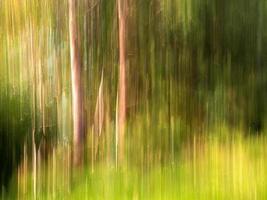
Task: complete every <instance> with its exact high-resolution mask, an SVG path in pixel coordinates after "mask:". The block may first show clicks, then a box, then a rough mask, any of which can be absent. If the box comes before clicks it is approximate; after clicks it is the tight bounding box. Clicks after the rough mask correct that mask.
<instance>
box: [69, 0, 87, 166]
mask: <svg viewBox="0 0 267 200" xmlns="http://www.w3.org/2000/svg"><path fill="white" fill-rule="evenodd" d="M75 10H76V0H69V38H70V57H71V79H72V83H71V85H72V112H73V113H72V115H73V161H74V165H79V164H80V163H81V162H82V157H83V156H82V155H83V137H84V127H83V126H84V119H83V98H82V82H81V64H80V57H79V56H80V52H79V46H78V33H77V24H76V14H75V13H76V12H75Z"/></svg>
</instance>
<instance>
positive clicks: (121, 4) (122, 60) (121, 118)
mask: <svg viewBox="0 0 267 200" xmlns="http://www.w3.org/2000/svg"><path fill="white" fill-rule="evenodd" d="M118 19H119V88H118V90H119V94H118V95H119V98H118V128H117V131H118V133H117V134H118V139H119V140H118V143H119V144H118V146H119V147H118V148H119V149H118V154H119V155H118V156H119V157H118V159H119V161H121V160H122V159H123V151H124V132H125V130H124V129H125V121H126V69H125V68H126V45H125V20H126V1H125V0H118Z"/></svg>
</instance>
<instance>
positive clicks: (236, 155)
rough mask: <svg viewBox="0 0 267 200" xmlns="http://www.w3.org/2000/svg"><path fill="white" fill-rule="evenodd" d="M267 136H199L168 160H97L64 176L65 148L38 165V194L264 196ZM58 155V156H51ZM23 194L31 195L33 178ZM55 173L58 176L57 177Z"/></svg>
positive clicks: (71, 196)
mask: <svg viewBox="0 0 267 200" xmlns="http://www.w3.org/2000/svg"><path fill="white" fill-rule="evenodd" d="M266 144H267V140H266V138H264V137H257V138H256V137H250V138H244V137H241V136H240V137H236V138H235V139H233V140H221V139H218V138H216V137H213V138H210V139H199V138H198V139H195V140H194V141H193V142H192V143H187V144H183V145H182V146H181V149H182V150H181V151H180V155H177V156H178V157H179V159H177V160H176V161H175V162H169V163H166V164H160V163H157V164H156V163H154V164H153V165H140V166H137V165H131V161H130V160H131V158H127V161H128V162H125V164H124V165H122V166H121V167H119V168H116V166H115V164H114V163H112V162H105V161H102V162H98V163H97V164H95V165H94V168H92V166H91V165H90V166H88V165H85V167H84V168H83V169H79V170H75V171H74V172H73V173H72V175H70V177H67V176H66V173H67V172H66V171H67V168H66V166H65V164H64V163H65V161H66V160H65V158H64V156H63V154H64V153H63V152H66V151H64V150H63V149H58V150H57V152H55V153H54V156H52V158H51V159H50V160H48V162H47V163H46V167H44V168H42V170H41V171H39V176H38V173H37V177H39V180H38V182H37V194H36V196H37V198H38V199H242V200H243V199H248V200H250V199H266V198H267V161H266V159H265V158H266V156H267V150H266V148H265V147H266ZM53 160H54V161H53ZM27 176H28V177H27V180H28V181H29V182H28V185H27V187H26V193H25V194H19V195H20V196H19V197H20V198H22V199H31V198H33V194H32V181H31V180H32V179H31V176H30V175H27ZM53 176H54V178H53Z"/></svg>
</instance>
